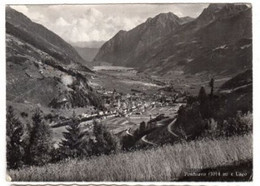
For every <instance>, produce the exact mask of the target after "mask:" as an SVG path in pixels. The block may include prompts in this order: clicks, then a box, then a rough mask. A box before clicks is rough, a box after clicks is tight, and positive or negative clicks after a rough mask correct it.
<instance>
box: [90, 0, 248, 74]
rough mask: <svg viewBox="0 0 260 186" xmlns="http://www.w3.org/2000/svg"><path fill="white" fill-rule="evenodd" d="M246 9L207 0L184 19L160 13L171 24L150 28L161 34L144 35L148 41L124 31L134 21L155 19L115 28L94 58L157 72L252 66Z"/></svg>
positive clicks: (232, 69)
mask: <svg viewBox="0 0 260 186" xmlns="http://www.w3.org/2000/svg"><path fill="white" fill-rule="evenodd" d="M251 15H252V13H251V8H248V7H247V6H246V5H240V4H211V5H209V7H208V8H206V9H204V11H203V12H202V13H201V15H200V16H199V17H198V18H196V19H195V20H192V21H190V22H187V23H184V24H182V23H181V21H180V18H178V17H177V16H174V19H169V17H167V16H165V19H164V20H163V22H164V23H165V25H174V26H171V27H168V29H167V31H163V30H164V29H165V27H161V30H159V29H155V30H154V32H157V33H162V34H161V35H160V37H153V36H152V35H150V36H151V37H150V39H151V40H149V41H150V42H149V44H146V45H140V44H139V43H140V42H141V41H142V40H141V39H139V40H136V38H135V37H126V36H130V33H132V32H138V29H137V28H139V27H148V28H149V29H148V30H153V28H156V27H151V25H149V24H148V23H149V22H155V23H157V22H156V21H155V20H156V17H155V18H153V19H149V21H146V22H145V23H143V24H141V25H139V26H138V27H136V28H134V29H133V30H131V31H129V32H122V31H121V32H119V33H118V34H117V35H116V36H115V37H114V38H112V39H111V40H109V41H108V42H107V43H105V44H104V45H103V46H102V47H101V49H100V51H99V53H98V54H97V56H96V57H95V60H100V61H107V62H110V63H112V64H113V65H125V66H131V67H135V68H137V69H138V70H140V71H145V72H150V73H154V72H155V73H159V74H162V75H167V74H171V73H178V74H183V73H192V74H195V73H204V72H210V73H213V74H214V73H218V74H229V75H230V74H233V73H237V72H239V71H241V70H244V69H247V68H251V66H252V22H251ZM159 16H160V15H159ZM157 17H158V16H157ZM144 25H145V26H144ZM150 32H152V31H150ZM148 33H149V32H148ZM139 35H142V34H141V32H139ZM129 42H130V43H131V44H129ZM133 42H134V43H135V45H134V44H132V43H133ZM128 46H129V48H128ZM137 46H140V47H139V48H138V47H137Z"/></svg>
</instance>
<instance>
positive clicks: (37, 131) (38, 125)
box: [25, 109, 53, 165]
mask: <svg viewBox="0 0 260 186" xmlns="http://www.w3.org/2000/svg"><path fill="white" fill-rule="evenodd" d="M28 128H29V129H28V131H29V133H28V141H27V143H25V149H26V150H25V162H26V164H28V165H44V164H46V163H47V162H49V161H50V159H51V156H50V152H51V148H52V147H53V145H52V139H51V129H50V127H49V125H48V124H46V123H45V122H44V120H43V118H42V115H41V111H40V110H39V109H36V111H35V112H34V114H33V116H32V125H28Z"/></svg>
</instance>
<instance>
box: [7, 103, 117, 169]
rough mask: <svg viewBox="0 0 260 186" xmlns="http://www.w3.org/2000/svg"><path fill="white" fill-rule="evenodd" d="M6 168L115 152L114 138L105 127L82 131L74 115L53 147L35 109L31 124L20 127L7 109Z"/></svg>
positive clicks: (97, 124)
mask: <svg viewBox="0 0 260 186" xmlns="http://www.w3.org/2000/svg"><path fill="white" fill-rule="evenodd" d="M6 117H7V121H6V122H7V131H6V137H7V168H8V169H17V168H20V167H22V166H27V165H39V166H41V165H44V164H46V163H49V162H52V163H54V162H57V161H60V160H63V159H66V158H84V157H89V156H92V155H96V156H98V155H101V154H110V153H115V152H117V151H118V150H119V149H120V143H119V141H118V140H117V138H116V137H115V136H114V135H113V134H111V133H110V132H109V130H108V129H107V127H106V126H105V125H103V124H101V123H99V122H94V125H93V131H92V132H89V131H88V130H86V131H84V130H83V129H82V128H81V127H80V122H79V120H78V119H77V117H76V115H75V113H74V114H73V116H72V120H71V123H70V124H69V125H68V126H67V127H66V132H64V133H63V139H62V141H61V142H60V144H59V147H58V148H57V146H56V148H54V143H53V139H52V131H51V128H50V126H49V124H48V123H46V122H45V120H44V119H43V117H42V113H41V111H40V110H39V109H37V110H36V111H35V112H34V113H33V115H32V118H31V122H30V123H28V124H26V125H25V124H23V123H22V122H21V121H20V120H19V118H18V117H17V116H16V115H15V113H14V110H13V108H12V107H11V106H9V107H8V109H7V116H6Z"/></svg>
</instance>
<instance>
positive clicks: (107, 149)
mask: <svg viewBox="0 0 260 186" xmlns="http://www.w3.org/2000/svg"><path fill="white" fill-rule="evenodd" d="M93 133H94V136H95V139H94V140H93V143H94V145H93V149H92V152H93V154H94V155H101V154H110V153H114V152H117V151H118V149H119V148H120V147H119V142H118V140H117V139H116V137H115V136H114V135H113V134H111V133H110V132H109V130H108V129H107V127H106V126H105V125H103V124H102V123H98V122H96V121H95V122H94V128H93Z"/></svg>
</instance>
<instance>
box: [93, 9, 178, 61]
mask: <svg viewBox="0 0 260 186" xmlns="http://www.w3.org/2000/svg"><path fill="white" fill-rule="evenodd" d="M181 22H182V21H181V20H180V18H178V17H177V16H176V15H174V14H173V13H170V12H169V13H162V14H159V15H157V16H156V17H154V18H148V19H147V20H146V22H145V23H143V24H141V25H139V26H137V27H135V28H134V29H132V30H130V31H128V32H126V31H123V30H121V31H119V32H118V33H117V34H116V35H115V36H114V37H113V38H112V39H110V40H109V41H107V42H106V43H105V44H104V45H103V46H102V47H101V48H100V50H99V52H98V54H97V55H96V57H95V59H94V61H107V62H111V63H113V64H115V65H123V66H138V63H141V62H139V61H135V60H134V59H135V58H137V57H139V56H140V54H142V53H143V52H145V51H146V49H147V48H149V47H151V46H152V44H153V43H154V42H155V41H160V40H161V39H162V37H163V36H165V35H167V34H169V33H171V32H172V30H174V29H175V28H177V27H178V26H179V25H180V24H181Z"/></svg>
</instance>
